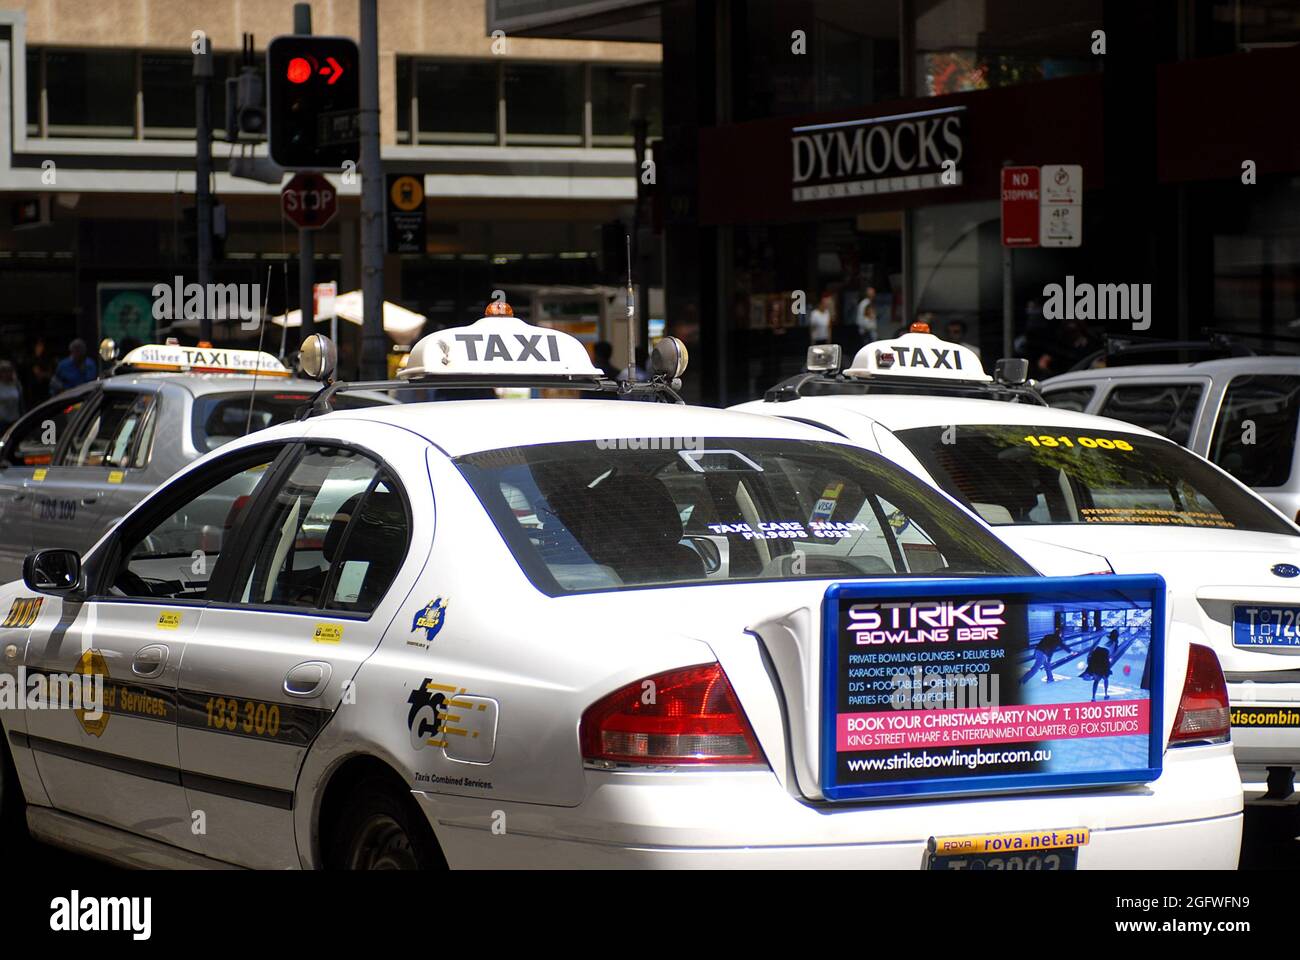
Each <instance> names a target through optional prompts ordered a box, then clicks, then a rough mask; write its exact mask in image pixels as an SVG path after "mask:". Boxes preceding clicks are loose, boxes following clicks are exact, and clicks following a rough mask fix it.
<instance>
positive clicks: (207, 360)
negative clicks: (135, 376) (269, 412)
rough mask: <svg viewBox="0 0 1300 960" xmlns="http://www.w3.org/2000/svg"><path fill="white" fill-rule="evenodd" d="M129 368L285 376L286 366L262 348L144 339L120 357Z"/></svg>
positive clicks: (286, 374)
mask: <svg viewBox="0 0 1300 960" xmlns="http://www.w3.org/2000/svg"><path fill="white" fill-rule="evenodd" d="M121 366H122V367H127V368H130V369H131V370H161V371H167V372H171V373H245V374H256V375H257V376H259V377H287V376H289V369H288V368H287V367H286V366H285V365H284V364H283V363H281V362H280V361H279V360H277V359H276V358H275V357H273V356H272V355H271V354H269V353H267V352H265V351H263V350H234V349H229V348H225V347H215V348H214V347H211V346H208V345H203V346H199V347H182V346H180V345H179V344H174V343H165V344H164V343H147V344H145V345H144V346H142V347H136V348H135V349H134V350H132V351H130V352H129V353H128V354H127V355H126V356H125V357H123V358H122V362H121Z"/></svg>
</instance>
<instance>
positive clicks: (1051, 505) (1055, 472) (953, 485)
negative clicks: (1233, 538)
mask: <svg viewBox="0 0 1300 960" xmlns="http://www.w3.org/2000/svg"><path fill="white" fill-rule="evenodd" d="M898 438H899V439H900V440H902V441H903V443H905V444H906V445H907V447H908V449H909V450H911V451H912V453H913V454H915V455H916V458H917V459H918V460H920V461H921V464H922V466H924V467H925V469H926V470H928V471H929V473H930V475H931V476H932V477H934V479H935V482H936V483H938V484H939V486H940V487H942V488H943V489H944V490H946V491H948V493H950V494H952V495H953V496H954V497H956V498H957V499H958V500H960V501H962V502H963V503H966V504H967V505H968V506H970V508H971V509H972V510H974V511H975V512H976V513H978V514H979V515H980V516H981V517H983V518H984V519H985V520H986V521H988V522H989V523H990V524H993V525H995V526H997V525H1012V524H1014V525H1033V524H1062V523H1087V524H1143V525H1149V526H1166V527H1168V526H1177V527H1203V528H1218V529H1225V530H1256V531H1262V532H1265V533H1286V534H1294V533H1295V530H1294V529H1292V528H1291V527H1290V526H1289V525H1288V524H1287V523H1286V522H1285V521H1284V520H1283V519H1282V518H1281V517H1279V516H1278V515H1277V514H1276V513H1274V512H1273V511H1272V510H1270V509H1269V508H1268V506H1267V505H1265V504H1264V503H1262V502H1261V501H1259V500H1258V499H1256V498H1255V497H1254V496H1253V495H1252V494H1250V493H1247V492H1246V491H1244V490H1242V489H1241V488H1240V487H1238V486H1237V485H1236V484H1234V483H1233V482H1232V481H1231V480H1230V479H1229V478H1228V477H1226V476H1224V475H1223V474H1221V473H1219V472H1218V471H1217V470H1215V469H1214V468H1213V467H1211V466H1210V465H1209V464H1207V463H1206V462H1205V461H1204V460H1202V459H1201V458H1200V457H1197V456H1196V455H1195V454H1192V453H1189V452H1188V451H1187V450H1184V449H1183V448H1182V447H1180V446H1178V445H1177V444H1175V443H1171V442H1170V441H1168V440H1164V439H1161V438H1159V437H1147V436H1143V435H1141V434H1135V433H1121V432H1115V431H1112V430H1105V429H1095V428H1092V429H1090V428H1078V427H1071V428H1068V429H1067V428H1064V427H1061V426H1052V427H1048V426H1032V425H1025V424H1011V425H1007V424H976V425H963V426H935V427H920V428H917V429H913V430H900V431H899V432H898Z"/></svg>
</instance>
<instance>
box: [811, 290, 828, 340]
mask: <svg viewBox="0 0 1300 960" xmlns="http://www.w3.org/2000/svg"><path fill="white" fill-rule="evenodd" d="M834 301H835V298H834V297H832V296H831V292H830V291H829V290H823V291H822V295H821V297H819V298H818V300H817V309H816V310H814V311H813V312H812V313H810V314H808V327H809V333H810V335H811V337H812V342H813V343H830V342H831V310H832V309H833V308H834Z"/></svg>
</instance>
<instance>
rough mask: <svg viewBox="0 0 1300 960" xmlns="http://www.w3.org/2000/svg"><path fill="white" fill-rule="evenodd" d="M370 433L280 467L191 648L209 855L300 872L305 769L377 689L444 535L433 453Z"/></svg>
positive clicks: (193, 718)
mask: <svg viewBox="0 0 1300 960" xmlns="http://www.w3.org/2000/svg"><path fill="white" fill-rule="evenodd" d="M358 427H360V425H358ZM336 429H337V425H336ZM363 432H364V441H362V442H363V444H364V446H363V445H360V444H353V443H348V442H344V441H342V440H337V439H334V438H329V439H326V438H323V437H322V438H320V439H315V438H309V439H307V440H306V441H305V442H303V443H301V444H299V445H298V446H297V448H296V450H295V453H294V454H293V456H292V458H291V459H290V460H289V461H288V462H287V463H286V464H285V465H284V466H283V467H282V468H279V469H278V470H277V474H276V477H275V480H274V482H273V483H272V484H271V485H270V486H269V487H268V489H267V490H266V491H265V492H262V493H259V496H258V499H257V501H256V502H255V503H253V504H252V505H250V508H249V509H250V527H251V528H252V529H255V530H256V531H257V533H256V535H255V536H252V537H250V538H248V541H247V543H245V544H244V545H243V549H242V553H241V556H240V561H239V563H238V565H237V566H236V567H234V568H233V570H234V572H233V576H232V577H231V578H230V580H229V581H228V582H227V583H225V584H224V585H223V586H222V587H221V590H222V591H223V598H222V599H221V600H220V601H215V602H213V603H212V604H210V605H209V607H208V608H207V609H206V610H205V611H204V620H203V629H202V631H201V633H200V634H199V635H198V636H196V637H194V638H192V640H191V642H190V643H189V645H188V646H187V648H186V652H185V659H184V662H183V663H182V665H181V677H180V699H179V704H178V707H179V711H178V721H179V743H180V755H181V765H182V769H183V771H184V777H185V782H186V783H187V784H188V785H190V789H189V790H188V799H189V803H190V807H191V814H192V816H194V817H196V818H201V819H202V820H203V821H204V822H205V824H206V831H205V833H204V834H203V840H204V852H205V853H206V854H207V855H208V856H210V857H214V858H217V859H220V860H228V861H231V862H235V863H240V864H244V865H247V866H251V867H261V868H273V867H289V866H298V865H299V863H300V860H299V854H298V848H297V843H296V840H295V834H294V809H295V807H296V806H297V804H298V803H300V802H302V797H301V795H300V794H299V793H298V789H299V784H298V772H299V770H300V768H301V766H302V763H303V760H304V758H305V757H306V755H307V751H308V750H309V749H310V747H311V744H312V742H313V740H314V739H315V738H316V735H317V734H318V733H319V732H320V731H321V729H322V728H323V727H324V726H325V724H327V723H328V722H329V721H330V718H331V717H332V716H333V714H334V711H335V710H336V709H338V708H339V707H340V705H341V704H343V703H345V702H355V698H356V697H357V696H364V695H365V694H364V692H363V693H357V692H356V691H354V690H351V689H350V682H351V680H352V678H353V677H354V676H355V674H356V672H357V670H358V668H359V667H360V666H361V664H362V663H363V662H364V661H365V660H366V658H368V657H369V656H370V654H371V653H373V652H374V650H375V648H376V647H377V646H378V644H379V641H380V638H381V637H382V636H383V634H384V631H385V630H386V629H387V628H388V626H389V624H390V623H392V622H393V620H394V617H395V616H398V615H399V611H400V612H405V611H408V609H409V606H410V604H409V603H407V602H406V601H407V595H408V594H409V593H410V591H411V588H412V586H413V585H414V583H415V580H416V578H417V576H418V575H419V573H420V570H421V569H422V568H423V565H424V561H425V558H426V557H427V556H428V551H429V546H430V544H431V543H432V539H433V500H432V496H431V494H430V490H429V479H428V470H427V467H426V465H425V463H424V459H423V455H424V453H423V444H422V443H412V442H411V441H412V436H411V434H410V433H408V432H406V431H403V430H399V429H397V428H395V427H390V426H387V425H384V424H378V423H366V424H365V425H364V431H363ZM380 450H382V451H383V455H381V454H380V453H378V452H376V451H380ZM412 544H416V545H418V546H416V547H415V548H414V549H412V546H411V545H412ZM428 599H430V598H424V600H421V605H423V603H424V602H425V601H427V600H428ZM371 695H374V694H373V692H372V693H371ZM208 783H215V784H238V785H239V787H238V789H225V790H210V789H205V784H208Z"/></svg>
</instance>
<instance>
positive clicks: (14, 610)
mask: <svg viewBox="0 0 1300 960" xmlns="http://www.w3.org/2000/svg"><path fill="white" fill-rule="evenodd" d="M43 599H44V598H42V597H15V598H14V602H13V603H12V604H10V605H9V615H8V616H6V617H5V619H4V622H3V623H0V627H18V628H26V627H30V626H31V625H32V624H33V623H35V622H36V617H37V615H38V614H39V613H40V612H41V603H42V601H43Z"/></svg>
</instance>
